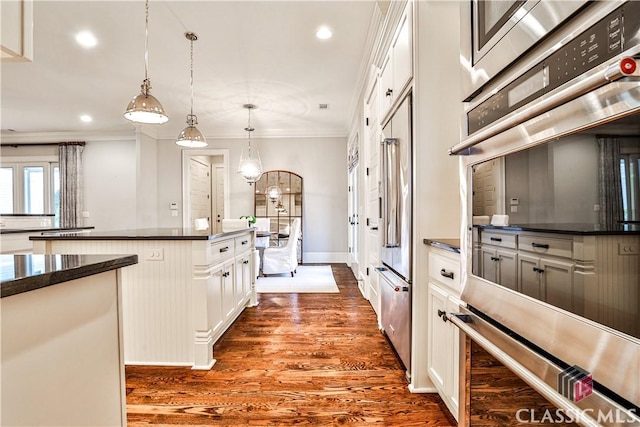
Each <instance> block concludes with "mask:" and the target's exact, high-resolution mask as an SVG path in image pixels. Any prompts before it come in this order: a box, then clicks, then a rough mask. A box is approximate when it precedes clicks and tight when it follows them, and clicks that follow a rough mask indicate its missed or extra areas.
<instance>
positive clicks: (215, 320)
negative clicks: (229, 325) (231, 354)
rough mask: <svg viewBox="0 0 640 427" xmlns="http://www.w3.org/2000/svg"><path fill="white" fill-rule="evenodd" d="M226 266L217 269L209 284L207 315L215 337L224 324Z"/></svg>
mask: <svg viewBox="0 0 640 427" xmlns="http://www.w3.org/2000/svg"><path fill="white" fill-rule="evenodd" d="M223 274H224V266H222V265H220V266H219V267H218V268H216V269H215V270H214V271H213V273H212V274H211V277H210V278H209V279H208V284H207V315H208V317H209V319H208V324H209V325H210V327H211V332H212V334H213V335H214V336H216V334H217V333H219V331H220V329H221V328H222V324H223V323H224V314H223V313H224V311H223V309H222V303H223V298H222V295H223V289H224V276H223Z"/></svg>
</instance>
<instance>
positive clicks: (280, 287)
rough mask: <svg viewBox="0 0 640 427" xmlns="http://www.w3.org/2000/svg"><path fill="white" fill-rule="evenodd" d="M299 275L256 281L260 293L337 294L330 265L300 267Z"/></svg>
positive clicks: (279, 275) (277, 276)
mask: <svg viewBox="0 0 640 427" xmlns="http://www.w3.org/2000/svg"><path fill="white" fill-rule="evenodd" d="M296 270H297V273H296V274H295V276H294V277H291V274H290V273H287V274H278V275H272V276H268V277H262V276H260V278H258V280H256V291H257V292H258V293H288V294H294V293H337V292H340V291H339V290H338V286H337V285H336V281H335V279H334V278H333V273H332V272H331V267H330V266H328V265H299V266H298V268H297V269H296Z"/></svg>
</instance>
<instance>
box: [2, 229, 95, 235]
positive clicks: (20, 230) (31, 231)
mask: <svg viewBox="0 0 640 427" xmlns="http://www.w3.org/2000/svg"><path fill="white" fill-rule="evenodd" d="M94 228H95V227H72V228H60V227H31V228H7V229H1V228H0V234H16V233H37V232H42V233H45V232H49V231H54V232H55V231H67V232H68V231H72V230H93V229H94Z"/></svg>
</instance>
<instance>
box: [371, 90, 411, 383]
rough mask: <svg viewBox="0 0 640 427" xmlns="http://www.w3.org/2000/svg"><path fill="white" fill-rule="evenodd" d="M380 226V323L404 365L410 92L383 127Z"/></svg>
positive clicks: (407, 347)
mask: <svg viewBox="0 0 640 427" xmlns="http://www.w3.org/2000/svg"><path fill="white" fill-rule="evenodd" d="M382 132H383V139H382V146H381V151H380V155H381V157H382V175H381V177H382V185H381V193H382V194H381V205H382V209H381V213H382V218H381V224H382V226H383V233H382V234H383V242H382V253H381V260H382V266H381V267H380V268H378V270H379V271H380V274H381V277H382V280H381V281H380V298H381V301H380V302H381V321H382V327H383V329H384V331H385V333H386V335H387V336H388V338H389V340H390V341H391V343H392V345H393V347H394V348H395V350H396V352H397V353H398V356H399V357H400V359H401V360H402V362H403V363H404V365H405V367H406V368H407V371H410V366H411V271H412V268H411V245H412V241H411V228H412V220H411V193H412V185H411V175H412V174H411V155H412V154H411V153H412V147H411V145H412V144H411V136H412V135H411V95H408V96H407V97H406V98H405V99H404V100H403V101H402V102H401V103H400V105H399V107H398V108H397V110H396V111H395V112H394V114H393V116H392V117H391V119H390V120H389V121H388V122H387V124H386V125H385V126H384V128H383V130H382Z"/></svg>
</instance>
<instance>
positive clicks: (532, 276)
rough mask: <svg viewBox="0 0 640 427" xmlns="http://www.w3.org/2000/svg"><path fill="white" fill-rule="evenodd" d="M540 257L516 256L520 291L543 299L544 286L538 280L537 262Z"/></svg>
mask: <svg viewBox="0 0 640 427" xmlns="http://www.w3.org/2000/svg"><path fill="white" fill-rule="evenodd" d="M539 260H540V258H538V257H533V256H529V255H523V254H520V255H519V256H518V281H519V282H520V291H521V292H522V293H523V294H525V295H529V296H530V297H533V298H536V299H539V300H541V301H544V297H545V295H544V288H543V287H542V284H541V281H540V274H539V273H538V270H539V266H538V263H539Z"/></svg>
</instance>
